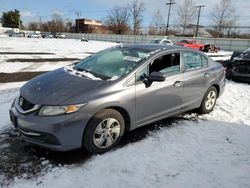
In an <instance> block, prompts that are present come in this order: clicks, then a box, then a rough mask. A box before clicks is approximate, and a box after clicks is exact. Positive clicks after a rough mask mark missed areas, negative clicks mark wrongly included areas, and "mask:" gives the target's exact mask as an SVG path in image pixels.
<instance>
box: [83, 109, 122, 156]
mask: <svg viewBox="0 0 250 188" xmlns="http://www.w3.org/2000/svg"><path fill="white" fill-rule="evenodd" d="M124 130H125V122H124V119H123V117H122V115H121V114H120V113H119V112H118V111H116V110H113V109H105V110H102V111H101V112H99V113H97V114H96V115H95V116H94V117H93V118H92V119H91V120H90V122H89V123H88V125H87V126H86V128H85V131H84V134H83V146H84V147H85V148H86V149H87V150H88V151H89V152H90V153H103V152H106V151H108V150H110V149H112V148H114V147H115V146H116V145H117V144H118V143H119V142H120V140H121V138H122V136H123V134H124Z"/></svg>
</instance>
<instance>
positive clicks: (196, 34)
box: [195, 5, 205, 37]
mask: <svg viewBox="0 0 250 188" xmlns="http://www.w3.org/2000/svg"><path fill="white" fill-rule="evenodd" d="M196 7H197V8H199V10H198V20H197V25H196V32H195V37H197V36H198V30H199V22H200V15H201V8H202V7H205V5H199V6H196Z"/></svg>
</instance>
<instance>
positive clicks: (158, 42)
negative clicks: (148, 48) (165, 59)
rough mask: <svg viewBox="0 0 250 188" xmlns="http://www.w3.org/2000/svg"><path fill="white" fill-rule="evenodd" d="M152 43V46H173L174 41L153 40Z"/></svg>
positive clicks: (164, 39)
mask: <svg viewBox="0 0 250 188" xmlns="http://www.w3.org/2000/svg"><path fill="white" fill-rule="evenodd" d="M150 43H152V44H164V45H173V43H172V41H171V40H169V39H166V38H163V39H160V38H157V39H153V40H152V41H151V42H150Z"/></svg>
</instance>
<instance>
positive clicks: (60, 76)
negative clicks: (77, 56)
mask: <svg viewBox="0 0 250 188" xmlns="http://www.w3.org/2000/svg"><path fill="white" fill-rule="evenodd" d="M103 84H105V81H102V80H91V79H90V78H87V77H80V76H77V75H72V74H70V73H68V72H67V71H66V70H65V69H64V68H61V69H57V70H55V71H52V72H49V73H45V74H42V75H40V76H38V77H35V78H33V79H32V80H30V81H29V82H28V83H26V84H25V85H24V86H23V87H22V88H21V89H20V95H21V96H22V97H24V98H25V99H26V100H28V101H29V102H31V103H33V104H40V105H58V104H63V102H64V101H66V100H67V99H69V98H72V97H74V96H77V95H79V94H83V95H84V94H85V93H87V92H90V91H91V90H94V89H96V88H98V87H100V86H102V85H103Z"/></svg>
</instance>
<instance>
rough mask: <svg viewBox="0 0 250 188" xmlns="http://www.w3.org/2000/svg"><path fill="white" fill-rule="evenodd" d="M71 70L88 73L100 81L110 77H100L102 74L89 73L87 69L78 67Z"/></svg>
mask: <svg viewBox="0 0 250 188" xmlns="http://www.w3.org/2000/svg"><path fill="white" fill-rule="evenodd" d="M73 69H75V70H77V71H85V72H88V73H90V74H93V75H94V76H95V77H98V78H101V79H102V80H107V79H110V77H108V76H105V75H102V74H98V73H95V72H92V71H89V70H88V69H84V68H80V67H77V66H74V67H73Z"/></svg>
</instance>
